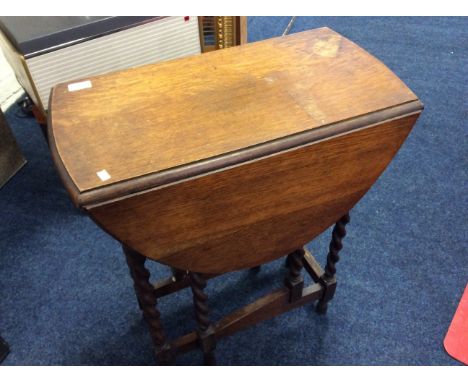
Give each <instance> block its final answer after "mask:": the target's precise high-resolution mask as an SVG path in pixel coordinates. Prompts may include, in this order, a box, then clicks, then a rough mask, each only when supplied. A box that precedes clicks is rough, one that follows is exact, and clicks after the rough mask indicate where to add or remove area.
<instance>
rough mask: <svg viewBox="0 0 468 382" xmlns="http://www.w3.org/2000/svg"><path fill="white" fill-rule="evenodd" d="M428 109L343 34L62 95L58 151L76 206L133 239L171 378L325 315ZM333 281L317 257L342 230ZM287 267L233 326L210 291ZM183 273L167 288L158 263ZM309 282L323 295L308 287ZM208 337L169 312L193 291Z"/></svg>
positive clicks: (319, 32)
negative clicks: (212, 282)
mask: <svg viewBox="0 0 468 382" xmlns="http://www.w3.org/2000/svg"><path fill="white" fill-rule="evenodd" d="M422 109H423V106H422V104H421V102H420V101H419V100H418V98H417V97H416V95H415V94H414V93H413V92H412V91H411V90H409V89H408V88H407V87H406V86H405V85H404V84H403V82H402V81H401V80H400V79H399V78H398V77H396V76H395V75H394V74H393V73H392V72H391V71H390V70H389V69H388V68H387V67H386V66H385V65H384V64H382V63H381V62H380V61H379V60H377V59H376V58H374V57H373V56H371V55H370V54H369V53H367V52H366V51H364V50H363V49H361V48H360V47H359V46H357V45H355V44H354V43H352V42H351V41H349V40H347V39H346V38H344V37H343V36H341V35H339V34H338V33H336V32H334V31H332V30H331V29H328V28H320V29H315V30H310V31H306V32H302V33H297V34H292V35H288V36H284V37H279V38H273V39H270V40H265V41H262V42H257V43H253V44H247V45H244V46H239V47H235V48H231V49H226V50H222V51H216V52H212V53H208V54H204V55H200V56H196V57H189V58H184V59H179V60H174V61H171V62H164V63H159V64H154V65H148V66H143V67H138V68H133V69H129V70H125V71H121V72H116V73H111V74H106V75H102V76H97V77H92V78H85V79H81V80H77V81H74V82H73V83H66V84H60V85H58V86H56V87H55V88H54V89H53V90H52V94H51V97H50V107H49V111H50V113H49V123H48V125H49V130H48V132H49V141H50V147H51V151H52V156H53V159H54V162H55V164H56V166H57V169H58V171H59V174H60V176H61V179H62V181H63V183H64V184H65V187H66V188H67V190H68V192H69V194H70V195H71V198H72V200H73V201H74V203H75V204H76V205H77V206H79V207H80V208H82V209H84V210H85V211H86V212H87V213H88V214H89V215H90V216H91V218H92V219H93V220H94V221H95V222H96V223H97V224H98V225H99V226H100V227H101V228H102V229H104V230H105V231H106V232H108V233H109V234H110V235H112V236H113V237H114V238H115V239H117V240H118V241H120V242H121V243H122V245H123V250H124V252H125V256H126V259H127V263H128V266H129V269H130V273H131V276H132V278H133V281H134V287H135V292H136V295H137V299H138V303H139V306H140V308H141V310H142V312H143V316H144V319H145V320H146V322H147V323H148V325H149V328H150V333H151V337H152V340H153V343H154V346H155V349H156V355H157V358H158V359H159V362H160V363H161V364H169V363H172V362H173V361H174V358H175V356H176V355H177V353H180V352H184V351H188V350H191V349H194V348H196V347H197V346H198V347H200V348H201V350H202V351H203V354H204V358H205V363H206V364H214V363H215V356H214V349H215V346H216V340H218V339H219V338H221V337H223V336H227V335H230V334H232V333H234V332H235V331H237V330H240V329H242V328H245V327H247V326H249V325H252V324H255V323H257V322H260V321H262V320H265V319H268V318H270V317H273V316H275V315H277V314H280V313H283V312H286V311H288V310H291V309H293V308H296V307H299V306H302V305H304V304H307V303H312V302H313V301H317V306H316V308H317V311H318V312H319V313H325V312H326V311H327V304H328V302H329V301H330V300H331V299H332V298H333V295H334V293H335V289H336V278H335V272H336V269H335V265H336V262H337V261H338V260H339V254H338V253H339V251H340V249H341V248H342V239H343V237H344V236H345V234H346V231H345V226H346V224H347V223H348V222H349V214H348V212H349V211H350V209H351V208H352V207H353V206H354V205H355V204H356V203H357V202H358V201H359V199H360V198H361V197H362V196H363V195H364V194H365V193H366V192H367V191H368V189H369V188H370V187H371V186H372V184H373V183H374V182H375V181H376V179H377V178H378V177H379V176H380V174H381V173H382V172H383V171H384V169H385V168H386V166H387V165H388V164H389V162H390V161H391V159H392V158H393V157H394V156H395V154H396V153H397V151H398V149H399V148H400V146H401V145H402V143H403V142H404V140H405V139H406V137H407V135H408V134H409V132H410V131H411V129H412V127H413V125H414V124H415V122H416V120H417V118H418V116H419V114H420V113H421V111H422ZM334 223H336V224H335V227H334V229H333V233H332V240H331V243H330V248H329V253H328V257H327V264H326V266H325V268H324V270H322V268H321V267H320V266H319V265H318V264H317V262H316V261H315V259H314V257H313V256H312V255H311V254H310V253H309V252H307V251H306V250H305V249H304V245H305V244H306V243H308V242H309V241H310V240H312V239H313V238H314V237H316V236H317V235H319V234H320V233H322V232H323V231H324V230H326V229H327V228H328V227H330V226H331V225H332V224H334ZM282 256H287V266H288V272H287V274H286V277H285V280H284V283H283V286H282V287H280V288H279V289H277V290H275V291H274V292H272V293H270V294H268V295H266V296H264V297H263V298H260V299H259V300H257V301H255V302H254V303H252V304H250V305H247V306H245V307H243V308H241V309H239V310H237V311H235V312H233V313H232V314H230V315H228V316H226V317H224V318H223V319H221V320H220V321H218V322H211V321H210V318H209V308H208V296H207V295H206V293H205V292H204V288H205V286H206V283H207V280H208V279H209V278H212V277H214V276H216V275H221V274H223V273H226V272H231V271H235V270H240V269H248V268H255V267H257V268H258V267H259V266H260V265H261V264H264V263H266V262H269V261H272V260H275V259H277V258H279V257H282ZM147 259H152V260H155V261H158V262H160V263H163V264H166V265H168V266H170V267H171V268H172V270H173V277H171V278H170V279H168V280H163V281H160V282H159V283H156V285H152V284H151V283H150V281H149V277H150V274H149V271H148V270H147V269H146V268H145V261H146V260H147ZM302 268H304V269H305V270H306V271H307V272H308V273H309V274H310V276H311V277H312V279H313V281H314V282H313V283H312V284H311V285H309V286H304V279H303V278H302V276H301V270H302ZM188 286H190V288H191V289H192V292H193V302H194V305H195V318H196V325H197V326H196V330H195V331H193V332H192V333H189V334H187V335H185V336H182V337H180V338H177V339H175V340H169V339H168V337H167V336H166V335H165V333H164V331H163V328H162V323H161V317H160V313H159V311H158V309H157V299H158V298H161V297H163V296H165V295H167V294H170V293H173V292H176V291H178V290H180V289H182V288H185V287H188Z"/></svg>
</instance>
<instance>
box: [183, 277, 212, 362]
mask: <svg viewBox="0 0 468 382" xmlns="http://www.w3.org/2000/svg"><path fill="white" fill-rule="evenodd" d="M189 278H190V287H191V289H192V293H193V305H194V307H195V317H196V320H197V337H198V345H199V346H200V348H201V349H202V351H203V359H204V363H205V365H210V366H212V365H215V364H216V358H215V355H214V350H215V348H216V339H215V331H214V328H213V325H212V324H211V322H210V318H209V313H210V309H209V307H208V296H207V294H206V293H205V292H204V289H205V287H206V280H205V278H204V276H203V275H202V274H201V273H195V272H190V273H189Z"/></svg>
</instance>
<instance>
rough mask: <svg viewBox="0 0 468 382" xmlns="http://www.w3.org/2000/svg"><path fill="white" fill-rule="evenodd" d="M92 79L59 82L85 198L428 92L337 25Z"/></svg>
mask: <svg viewBox="0 0 468 382" xmlns="http://www.w3.org/2000/svg"><path fill="white" fill-rule="evenodd" d="M84 80H90V81H91V84H92V87H91V88H87V89H83V90H79V91H73V92H70V91H69V90H68V84H61V85H58V86H57V87H55V88H54V89H53V93H52V96H51V102H50V107H49V110H50V115H49V134H50V136H51V142H52V145H53V146H54V147H53V153H54V152H55V153H56V155H54V159H55V160H56V162H58V161H59V162H61V164H62V165H63V166H62V168H63V171H62V178H64V177H67V178H69V183H70V184H71V186H70V187H69V190H70V191H71V192H72V193H73V194H75V196H76V195H79V194H82V193H84V192H85V191H90V190H96V189H100V188H102V187H104V186H107V185H110V184H114V185H119V186H120V185H123V184H126V183H132V182H134V181H135V180H136V179H141V178H144V177H145V176H147V175H149V174H155V173H159V172H162V171H168V170H171V169H180V168H181V167H183V166H185V165H187V164H193V163H199V162H203V161H205V160H207V159H209V158H217V157H223V156H226V155H229V154H230V153H235V152H236V151H238V150H243V149H246V148H251V147H256V146H258V145H261V144H265V143H268V142H271V141H278V140H281V139H283V138H284V137H288V136H293V135H296V134H300V133H302V132H306V131H311V130H314V129H320V128H323V127H327V126H333V125H334V124H336V123H339V122H342V121H347V120H349V119H352V118H356V117H358V116H365V115H368V114H369V113H376V112H380V111H383V110H387V109H389V108H394V107H397V106H399V105H405V104H408V103H410V102H412V101H417V97H416V96H415V95H414V94H413V93H412V92H411V91H410V90H409V89H408V88H407V87H406V86H405V85H404V84H403V83H402V82H401V81H400V80H399V79H398V78H397V77H396V76H395V75H394V74H393V73H392V72H391V71H390V70H389V69H388V68H387V67H385V65H383V64H382V63H381V62H380V61H379V60H377V59H376V58H374V57H373V56H371V55H370V54H368V53H367V52H365V51H364V50H363V49H361V48H359V47H358V46H357V45H355V44H354V43H352V42H350V41H349V40H347V39H345V38H344V37H342V36H341V35H339V34H337V33H336V32H334V31H332V30H330V29H328V28H320V29H315V30H311V31H307V32H302V33H297V34H292V35H288V36H284V37H279V38H274V39H270V40H265V41H261V42H257V43H253V44H246V45H243V46H238V47H234V48H230V49H225V50H219V51H216V52H211V53H208V54H204V55H200V56H195V57H189V58H184V59H180V60H175V61H171V62H165V63H159V64H155V65H148V66H143V67H140V68H134V69H130V70H126V71H122V72H117V73H112V74H107V75H102V76H98V77H93V78H89V79H84ZM102 170H106V171H107V173H108V174H109V175H110V177H109V178H108V179H105V180H102V179H100V178H99V177H98V175H97V173H98V172H100V171H102ZM152 186H153V185H152V184H148V183H146V184H144V185H142V188H134V189H132V191H131V192H136V191H141V190H144V189H147V188H150V187H152Z"/></svg>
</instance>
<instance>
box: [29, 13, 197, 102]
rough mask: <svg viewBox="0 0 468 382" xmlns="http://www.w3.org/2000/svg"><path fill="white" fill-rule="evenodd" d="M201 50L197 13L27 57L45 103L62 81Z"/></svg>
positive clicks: (164, 19)
mask: <svg viewBox="0 0 468 382" xmlns="http://www.w3.org/2000/svg"><path fill="white" fill-rule="evenodd" d="M199 53H201V49H200V39H199V30H198V20H197V17H196V16H190V17H189V18H188V20H186V18H185V17H184V16H173V17H167V18H163V19H159V20H155V21H152V22H149V23H146V24H143V25H139V26H137V27H133V28H129V29H125V30H122V31H119V32H116V33H112V34H108V35H105V36H102V37H98V38H95V39H92V40H89V41H84V42H82V43H78V44H75V45H72V46H69V47H66V48H63V49H59V50H56V51H53V52H50V53H46V54H43V55H40V56H36V57H32V58H30V59H28V60H27V64H28V67H29V71H30V73H31V76H32V79H33V81H34V84H35V85H36V88H37V90H38V93H39V96H40V99H41V102H42V105H43V107H44V108H45V109H47V107H48V102H49V94H50V89H51V88H52V87H53V86H54V85H56V84H58V83H61V82H69V81H72V80H74V79H80V78H85V77H89V76H94V75H99V74H103V73H108V72H112V71H116V70H122V69H127V68H131V67H135V66H141V65H145V64H150V63H155V62H160V61H166V60H171V59H176V58H180V57H185V56H189V55H194V54H199Z"/></svg>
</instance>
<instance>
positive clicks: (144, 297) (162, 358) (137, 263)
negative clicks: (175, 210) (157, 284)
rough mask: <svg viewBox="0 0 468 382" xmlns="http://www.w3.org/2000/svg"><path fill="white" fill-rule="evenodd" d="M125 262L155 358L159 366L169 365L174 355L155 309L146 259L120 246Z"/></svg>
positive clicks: (155, 301) (154, 299)
mask: <svg viewBox="0 0 468 382" xmlns="http://www.w3.org/2000/svg"><path fill="white" fill-rule="evenodd" d="M122 248H123V251H124V253H125V258H126V260H127V264H128V268H129V270H130V275H131V276H132V279H133V283H134V284H133V286H134V289H135V294H136V296H137V300H138V305H139V306H140V309H141V310H142V312H143V318H144V320H145V321H146V323H147V324H148V326H149V330H150V334H151V339H152V341H153V345H154V347H155V353H156V358H157V359H158V361H159V363H160V364H161V365H169V364H171V363H172V362H173V360H174V354H173V352H171V349H170V346H169V343H168V342H167V341H166V336H165V334H164V330H163V327H162V324H161V319H160V316H161V314H160V313H159V310H158V309H157V307H156V304H157V299H156V296H155V292H154V287H153V285H151V283H150V281H149V278H150V273H149V271H148V269H146V267H145V261H146V257H145V256H143V255H141V254H140V253H138V252H136V251H134V250H132V249H131V248H128V247H127V246H125V245H123V246H122Z"/></svg>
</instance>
